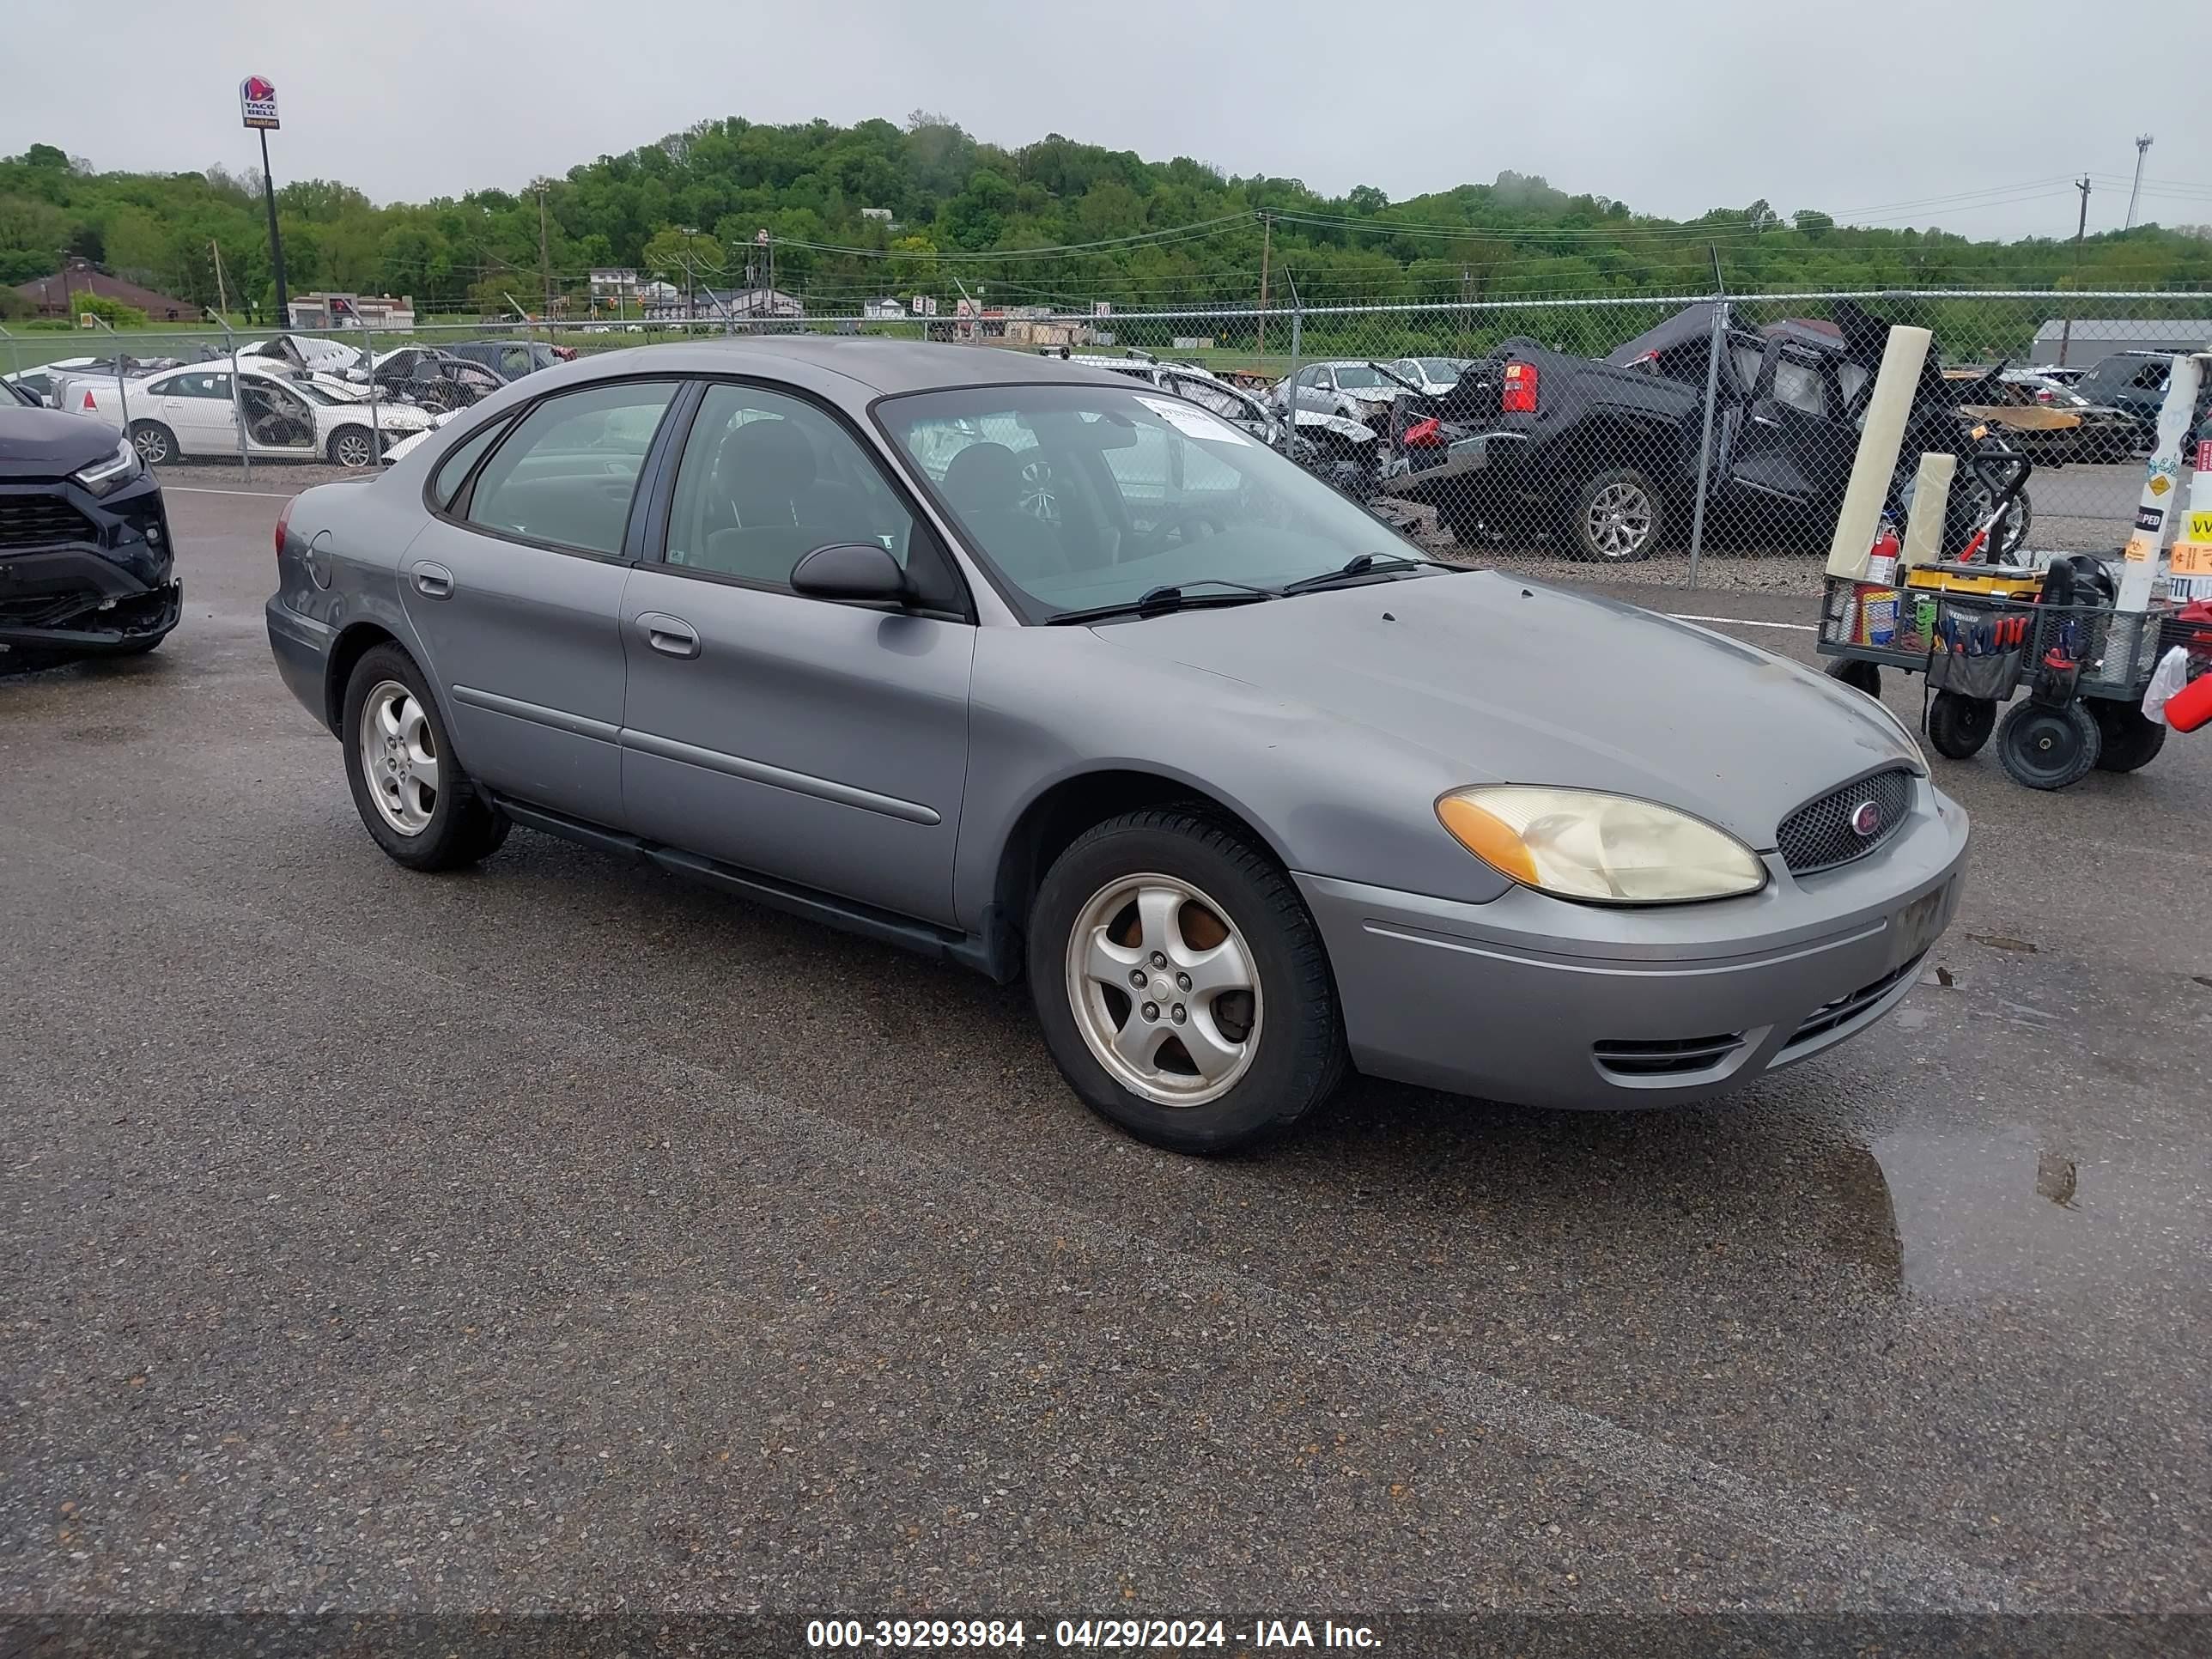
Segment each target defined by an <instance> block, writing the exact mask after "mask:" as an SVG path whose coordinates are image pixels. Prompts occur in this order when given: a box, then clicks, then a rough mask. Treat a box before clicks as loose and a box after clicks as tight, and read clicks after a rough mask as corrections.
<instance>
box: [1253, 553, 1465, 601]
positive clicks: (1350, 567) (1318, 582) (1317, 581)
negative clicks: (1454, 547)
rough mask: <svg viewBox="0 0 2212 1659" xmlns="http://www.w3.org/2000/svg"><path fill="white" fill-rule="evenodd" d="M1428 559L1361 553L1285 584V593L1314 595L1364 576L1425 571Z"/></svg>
mask: <svg viewBox="0 0 2212 1659" xmlns="http://www.w3.org/2000/svg"><path fill="white" fill-rule="evenodd" d="M1428 566H1429V561H1428V560H1426V559H1408V558H1406V557H1403V556H1401V555H1399V554H1395V553H1360V554H1355V555H1354V556H1352V557H1351V558H1349V559H1346V561H1345V562H1343V563H1342V564H1340V565H1339V566H1338V567H1337V568H1335V569H1334V570H1324V571H1322V573H1321V574H1319V575H1318V576H1301V577H1299V578H1298V579H1297V580H1296V581H1294V582H1285V583H1284V584H1283V592H1285V593H1312V592H1318V591H1319V590H1320V589H1322V588H1324V587H1334V586H1336V585H1337V584H1338V583H1340V582H1352V581H1358V580H1359V579H1360V578H1361V577H1363V576H1373V575H1379V574H1383V572H1385V571H1391V570H1425V569H1426V568H1428Z"/></svg>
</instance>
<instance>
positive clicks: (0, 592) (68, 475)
mask: <svg viewBox="0 0 2212 1659" xmlns="http://www.w3.org/2000/svg"><path fill="white" fill-rule="evenodd" d="M182 605H183V592H182V588H181V586H180V585H179V583H178V581H177V580H176V575H175V569H174V560H173V555H172V552H171V548H170V542H169V520H168V515H167V513H166V512H165V511H164V510H163V507H162V504H161V486H160V484H159V483H156V482H155V478H154V476H153V474H152V473H150V472H149V471H147V470H146V467H145V465H144V463H143V462H142V461H141V460H140V459H139V458H138V453H137V450H136V449H135V448H134V447H132V446H131V443H130V441H128V440H127V439H125V438H124V437H122V436H121V435H119V434H118V433H117V432H116V431H115V429H114V428H112V427H109V426H106V425H105V424H103V423H102V422H99V421H95V420H89V419H87V418H86V417H84V416H81V415H71V414H67V413H64V412H63V411H61V410H52V409H46V408H42V407H39V406H37V405H36V404H32V403H30V402H27V401H26V399H25V398H24V397H23V396H22V395H21V394H18V393H15V392H10V393H9V395H8V396H6V397H5V398H0V672H4V671H9V670H12V669H17V668H24V667H36V666H41V665H45V664H46V663H48V662H52V661H56V660H59V659H66V658H70V657H82V656H135V655H137V654H138V653H142V652H146V651H151V650H152V649H153V648H154V647H155V646H157V645H159V644H160V643H161V641H162V640H163V639H164V638H166V637H167V635H168V633H169V631H170V630H171V629H173V628H174V627H176V625H177V617H178V613H179V610H180V609H181V607H182Z"/></svg>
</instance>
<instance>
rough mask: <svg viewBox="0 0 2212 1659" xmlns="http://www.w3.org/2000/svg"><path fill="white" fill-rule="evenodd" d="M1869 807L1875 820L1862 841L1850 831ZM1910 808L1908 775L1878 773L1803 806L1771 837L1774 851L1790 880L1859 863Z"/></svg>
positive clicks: (1900, 771) (1900, 770)
mask: <svg viewBox="0 0 2212 1659" xmlns="http://www.w3.org/2000/svg"><path fill="white" fill-rule="evenodd" d="M1869 802H1871V803H1872V804H1873V806H1874V809H1875V812H1876V813H1877V814H1878V817H1877V819H1876V822H1875V829H1874V831H1873V833H1872V834H1870V835H1861V834H1860V833H1859V832H1858V830H1857V829H1854V828H1853V827H1852V819H1853V818H1854V817H1856V816H1857V813H1858V811H1859V810H1860V808H1862V807H1863V806H1865V805H1868V804H1869ZM1911 804H1912V774H1911V773H1910V772H1908V771H1906V770H1905V769H1903V768H1902V767H1899V768H1897V769H1893V770H1891V771H1887V772H1877V773H1875V775H1873V776H1872V777H1870V778H1861V779H1860V780H1859V781H1857V783H1850V784H1845V785H1844V787H1842V788H1841V789H1832V790H1830V791H1829V792H1828V793H1826V794H1825V795H1823V796H1821V797H1820V799H1818V800H1812V801H1808V802H1806V803H1805V805H1802V806H1801V807H1799V808H1798V809H1797V810H1796V811H1794V812H1792V813H1791V814H1790V816H1789V817H1786V818H1784V819H1783V820H1782V827H1781V829H1778V830H1777V831H1776V832H1775V845H1776V846H1778V847H1779V848H1781V849H1782V861H1783V862H1784V864H1786V865H1788V866H1790V873H1791V874H1792V875H1798V876H1807V875H1810V874H1812V873H1813V872H1814V871H1815V870H1832V869H1834V868H1835V867H1836V866H1838V865H1839V864H1849V863H1850V861H1851V860H1853V859H1862V858H1864V857H1865V856H1866V855H1867V854H1869V853H1871V852H1873V851H1874V850H1875V848H1877V847H1880V846H1881V844H1882V843H1883V842H1886V841H1887V840H1888V839H1889V838H1890V837H1891V836H1893V835H1895V834H1896V833H1897V832H1898V831H1899V829H1903V828H1904V827H1905V812H1906V811H1907V810H1908V809H1909V808H1910V807H1911Z"/></svg>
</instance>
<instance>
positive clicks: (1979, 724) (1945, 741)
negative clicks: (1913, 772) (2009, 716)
mask: <svg viewBox="0 0 2212 1659" xmlns="http://www.w3.org/2000/svg"><path fill="white" fill-rule="evenodd" d="M1996 724H1997V706H1996V703H1994V702H1991V701H1990V699H1989V698H1987V697H1962V696H1960V695H1959V694H1958V693H1957V692H1956V691H1938V692H1937V693H1936V700H1935V701H1934V702H1931V703H1929V705H1928V741H1929V744H1931V745H1932V746H1933V747H1934V749H1935V750H1936V753H1937V754H1939V755H1941V756H1942V757H1944V758H1945V759H1947V760H1960V761H1962V760H1972V759H1973V757H1975V756H1977V755H1978V754H1980V753H1981V752H1982V745H1983V744H1985V743H1987V742H1988V741H1989V740H1990V732H1994V731H1995V730H1996Z"/></svg>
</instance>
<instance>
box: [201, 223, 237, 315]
mask: <svg viewBox="0 0 2212 1659" xmlns="http://www.w3.org/2000/svg"><path fill="white" fill-rule="evenodd" d="M208 252H210V253H212V254H214V255H215V308H216V314H217V315H219V316H221V317H222V319H223V323H224V325H225V326H226V327H228V325H229V322H230V296H229V292H228V289H225V288H224V287H223V282H222V243H221V242H218V241H216V239H215V238H214V237H212V236H210V237H209V238H208ZM202 292H205V290H204V289H203V290H202Z"/></svg>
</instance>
